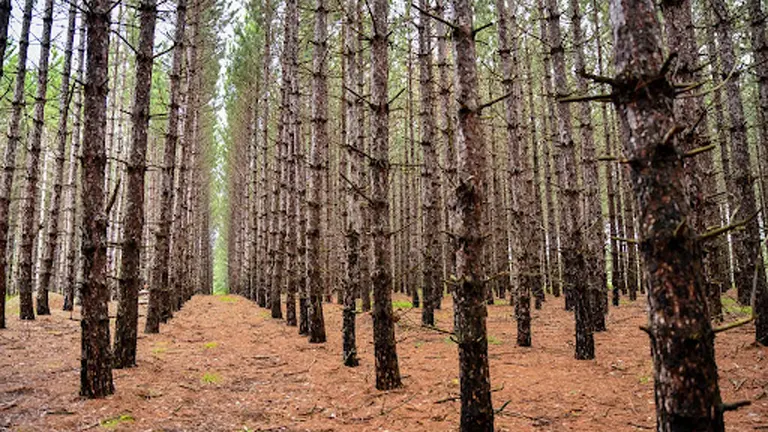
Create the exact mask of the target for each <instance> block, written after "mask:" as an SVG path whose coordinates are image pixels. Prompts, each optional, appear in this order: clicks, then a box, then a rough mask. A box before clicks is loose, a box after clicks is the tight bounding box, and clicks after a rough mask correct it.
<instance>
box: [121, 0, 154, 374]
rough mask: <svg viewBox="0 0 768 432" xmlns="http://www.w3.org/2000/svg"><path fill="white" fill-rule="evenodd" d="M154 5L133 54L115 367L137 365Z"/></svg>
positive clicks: (143, 12)
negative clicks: (129, 147) (126, 194)
mask: <svg viewBox="0 0 768 432" xmlns="http://www.w3.org/2000/svg"><path fill="white" fill-rule="evenodd" d="M156 19H157V4H156V3H155V0H142V2H141V4H140V5H139V25H140V26H141V27H140V29H139V46H138V52H137V53H136V78H135V81H134V82H135V84H134V90H133V112H132V113H131V117H132V118H131V121H132V125H133V135H132V141H133V142H132V143H131V153H130V156H129V159H128V185H127V188H126V190H127V192H128V196H127V202H126V206H125V218H124V224H125V237H124V244H123V259H122V269H121V270H120V274H121V275H122V278H120V296H119V303H118V306H117V323H116V325H115V347H114V350H113V351H114V355H115V367H116V368H127V367H133V366H135V365H136V337H137V327H138V324H139V323H138V322H139V289H140V288H141V275H140V272H139V270H140V267H141V255H142V254H141V236H142V233H143V231H144V172H145V171H146V165H147V163H146V156H147V130H148V128H149V104H150V90H151V83H152V63H153V62H152V60H153V58H152V56H153V48H154V39H155V21H156Z"/></svg>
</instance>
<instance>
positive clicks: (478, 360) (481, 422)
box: [453, 0, 493, 432]
mask: <svg viewBox="0 0 768 432" xmlns="http://www.w3.org/2000/svg"><path fill="white" fill-rule="evenodd" d="M453 9H454V13H455V24H454V25H455V28H454V32H453V44H454V51H453V52H454V56H455V57H454V58H455V59H456V102H457V104H458V106H459V115H458V122H457V126H458V134H457V136H456V137H457V140H456V147H457V150H458V152H457V153H458V155H457V156H458V159H457V161H458V172H457V181H458V184H457V185H456V188H455V194H456V198H455V199H456V208H455V210H454V215H453V216H454V230H455V235H456V244H457V247H456V280H455V286H454V287H453V303H454V332H455V333H456V340H457V342H458V345H459V384H460V387H461V426H460V430H461V431H462V432H469V431H474V432H479V431H493V406H492V405H491V380H490V372H489V368H488V336H487V331H486V323H485V321H486V316H487V315H488V312H487V310H486V306H485V288H484V285H485V275H484V273H483V262H482V259H483V245H484V242H485V240H484V235H483V232H482V224H483V217H484V216H483V213H484V212H485V211H486V209H485V208H484V203H485V194H486V193H487V192H488V185H487V180H486V177H485V172H486V150H485V140H484V139H483V131H482V126H481V123H480V114H481V113H480V112H479V95H478V79H477V66H476V62H477V54H476V52H475V39H474V36H475V35H474V31H473V11H472V6H471V3H470V2H469V1H468V0H453Z"/></svg>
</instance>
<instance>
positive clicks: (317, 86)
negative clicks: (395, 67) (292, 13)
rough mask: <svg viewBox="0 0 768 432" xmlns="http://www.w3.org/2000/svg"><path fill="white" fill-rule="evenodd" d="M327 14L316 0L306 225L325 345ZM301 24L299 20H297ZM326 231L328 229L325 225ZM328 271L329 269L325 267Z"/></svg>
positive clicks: (312, 300) (312, 297)
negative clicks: (324, 193)
mask: <svg viewBox="0 0 768 432" xmlns="http://www.w3.org/2000/svg"><path fill="white" fill-rule="evenodd" d="M327 14H328V11H327V9H326V5H325V0H317V3H316V9H315V43H314V45H315V49H314V52H313V65H314V73H313V80H312V102H313V103H312V155H311V160H310V167H311V170H312V172H311V174H310V179H309V194H310V196H309V200H308V203H307V204H308V205H309V217H308V225H307V283H308V284H309V341H310V342H311V343H323V342H325V338H326V336H325V320H324V318H323V285H322V283H323V280H324V279H325V278H324V277H323V276H322V271H321V261H320V258H321V253H322V251H323V240H324V238H323V233H322V232H321V231H322V223H321V219H320V218H321V211H322V209H323V178H324V175H325V172H326V170H327V169H328V127H327V123H328V82H327V64H326V55H327V53H328V45H327V43H328V42H327V34H328V33H327V32H328V26H327V23H326V20H327ZM297 21H298V20H297ZM326 228H327V226H326ZM326 270H329V269H328V266H326Z"/></svg>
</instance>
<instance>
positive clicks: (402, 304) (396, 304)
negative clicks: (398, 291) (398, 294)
mask: <svg viewBox="0 0 768 432" xmlns="http://www.w3.org/2000/svg"><path fill="white" fill-rule="evenodd" d="M392 307H393V308H395V309H411V308H413V303H411V302H409V301H408V300H392Z"/></svg>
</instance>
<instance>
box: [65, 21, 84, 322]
mask: <svg viewBox="0 0 768 432" xmlns="http://www.w3.org/2000/svg"><path fill="white" fill-rule="evenodd" d="M85 32H86V28H85V26H84V25H81V26H80V36H79V38H80V41H79V46H78V49H77V51H78V52H77V80H76V81H77V82H78V83H82V82H83V75H84V70H85V40H86V37H85V35H86V33H85ZM73 91H74V92H75V95H74V102H73V107H72V108H73V109H72V110H73V112H74V117H75V118H74V120H73V121H72V142H71V143H70V146H69V167H68V170H67V171H68V172H67V208H66V216H65V217H66V221H67V222H66V225H67V238H66V243H65V244H66V249H65V252H64V253H63V255H64V260H65V262H64V274H63V275H62V277H61V280H62V284H63V285H64V310H65V311H71V310H72V309H73V308H74V305H75V291H76V290H75V284H76V280H77V272H78V269H79V268H80V267H79V266H77V263H78V261H79V260H78V253H79V251H80V249H79V248H78V247H77V241H78V238H79V235H78V234H79V231H80V230H78V229H77V228H76V227H77V201H78V200H77V197H78V196H79V194H78V185H79V182H78V181H77V178H78V168H79V167H80V159H79V158H80V132H81V120H82V111H83V88H82V86H81V85H78V86H77V87H75V88H74V89H73Z"/></svg>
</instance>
